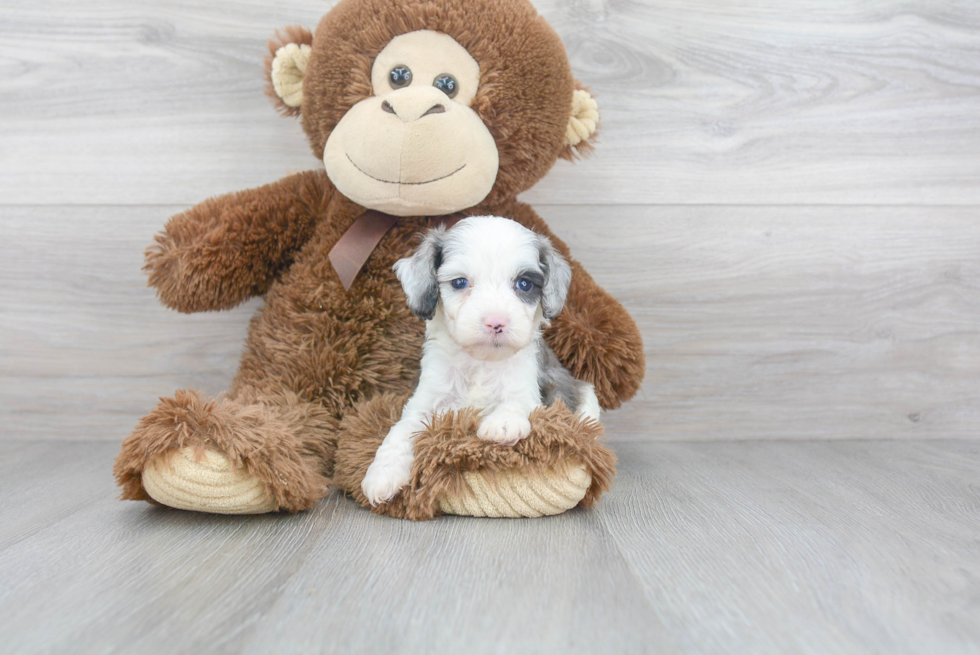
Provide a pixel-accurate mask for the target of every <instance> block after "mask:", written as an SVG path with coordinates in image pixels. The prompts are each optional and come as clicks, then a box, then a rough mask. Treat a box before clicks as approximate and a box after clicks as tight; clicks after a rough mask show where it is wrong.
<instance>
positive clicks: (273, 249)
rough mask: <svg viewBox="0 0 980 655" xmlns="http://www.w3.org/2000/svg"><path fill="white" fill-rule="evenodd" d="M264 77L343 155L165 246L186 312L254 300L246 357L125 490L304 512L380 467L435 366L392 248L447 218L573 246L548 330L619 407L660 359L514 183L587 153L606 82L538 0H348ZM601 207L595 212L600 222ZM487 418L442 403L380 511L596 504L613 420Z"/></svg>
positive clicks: (524, 509)
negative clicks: (606, 427) (512, 226)
mask: <svg viewBox="0 0 980 655" xmlns="http://www.w3.org/2000/svg"><path fill="white" fill-rule="evenodd" d="M266 74H267V80H268V84H267V87H268V88H267V92H268V94H269V96H270V98H271V99H272V101H273V103H274V104H275V105H276V106H277V108H278V109H279V111H280V112H281V113H283V114H285V115H287V116H297V117H299V118H300V120H301V121H302V125H303V129H304V131H305V132H306V135H307V137H308V139H309V142H310V145H311V147H312V148H313V152H314V154H315V155H316V157H317V158H318V159H320V160H322V161H323V162H324V169H321V170H313V171H307V172H303V173H298V174H295V175H290V176H288V177H285V178H283V179H281V180H279V181H277V182H273V183H272V184H268V185H266V186H263V187H259V188H256V189H249V190H246V191H239V192H236V193H231V194H228V195H224V196H219V197H216V198H212V199H209V200H206V201H204V202H203V203H201V204H199V205H197V206H195V207H192V208H191V209H189V210H187V211H185V212H183V213H181V214H178V215H176V216H174V217H173V218H171V219H170V220H169V221H168V223H167V225H166V227H165V229H164V230H163V232H161V233H160V234H158V235H157V237H156V242H155V243H154V244H153V245H152V246H151V247H150V248H149V249H148V250H147V253H146V266H145V270H146V271H147V273H148V275H149V283H150V285H152V286H153V287H155V288H156V291H157V294H158V296H159V298H160V300H161V301H162V302H163V303H164V304H165V305H167V306H168V307H171V308H173V309H176V310H178V311H181V312H200V311H210V310H220V309H228V308H231V307H234V306H236V305H238V304H240V303H241V302H243V301H245V300H247V299H248V298H251V297H252V296H256V295H263V296H264V297H265V306H264V307H263V308H262V309H261V310H260V311H259V312H258V314H257V315H256V316H255V317H254V318H253V320H252V322H251V325H250V327H249V332H248V338H247V341H246V344H245V349H244V353H243V355H242V360H241V364H240V366H239V369H238V373H237V374H236V376H235V378H234V380H233V382H232V384H231V389H230V390H229V391H228V393H227V394H222V395H221V396H219V397H218V398H216V399H209V398H205V397H203V396H202V395H201V394H199V393H196V392H193V391H190V390H181V391H177V392H176V393H175V394H174V396H173V397H172V398H164V399H161V400H160V402H159V404H158V405H157V407H156V408H155V409H154V410H153V411H151V412H150V413H149V414H147V415H146V416H145V417H143V418H142V419H141V420H140V422H139V424H138V425H137V426H136V428H135V430H134V432H133V433H132V434H131V435H130V436H129V437H128V438H127V439H126V440H125V441H124V442H123V444H122V448H121V451H120V453H119V455H118V457H117V458H116V463H115V470H114V472H115V476H116V479H117V481H118V483H119V485H120V486H121V487H122V489H123V498H124V499H132V500H146V501H149V502H153V503H156V504H161V505H166V506H170V507H174V508H178V509H186V510H196V511H203V512H216V513H231V514H234V513H240V514H244V513H262V512H273V511H289V512H295V511H300V510H304V509H308V508H310V507H312V506H313V505H314V504H315V503H316V502H317V500H319V499H320V498H322V497H323V496H324V495H325V494H326V493H327V491H328V489H329V488H330V487H331V486H332V487H336V488H339V489H341V490H343V491H344V492H346V493H347V494H349V495H350V496H352V497H353V498H354V499H355V500H356V501H358V502H360V503H361V504H363V505H364V506H366V507H370V505H369V504H368V503H367V501H366V499H365V497H364V495H363V494H362V493H361V481H362V480H363V478H364V475H365V472H366V471H367V468H368V465H369V464H370V463H371V461H372V459H373V457H374V452H375V450H376V449H377V448H378V446H379V445H380V443H381V441H382V439H383V438H384V436H385V434H387V432H388V429H389V428H390V427H391V426H392V425H393V424H394V423H395V422H396V421H397V420H398V417H399V414H400V411H401V407H402V405H403V404H404V402H405V400H406V399H407V398H408V396H409V395H410V393H411V391H412V389H413V385H414V383H415V381H416V379H417V376H418V373H419V360H420V357H421V344H422V339H423V334H424V329H425V326H424V323H423V322H422V321H421V320H420V319H418V318H417V317H415V316H414V315H413V314H412V312H411V311H410V309H409V307H408V305H407V304H406V299H405V295H404V293H403V291H402V288H401V285H400V284H399V282H398V280H397V278H396V276H395V274H394V272H393V271H392V266H393V264H394V263H395V262H396V261H397V260H398V259H401V258H403V257H406V256H408V255H409V254H411V252H412V250H413V247H414V245H415V244H417V236H418V234H419V233H421V232H423V231H424V230H425V229H427V228H428V227H430V226H432V225H434V224H435V222H437V221H439V220H443V219H445V218H446V217H448V216H456V217H460V216H466V215H487V214H493V215H498V216H504V217H507V218H510V219H513V220H515V221H517V222H519V223H520V224H521V225H523V226H525V227H527V228H529V229H531V230H533V231H535V232H537V233H540V234H543V235H546V236H547V237H549V238H550V239H551V241H552V242H553V243H554V245H555V247H556V248H557V249H558V250H560V251H561V253H562V254H563V255H564V256H565V257H566V258H567V259H568V260H569V262H570V263H571V266H572V271H573V273H572V281H571V287H570V289H569V293H568V296H567V300H566V303H565V306H564V309H563V310H562V312H561V313H560V314H559V315H558V316H557V318H555V319H554V320H553V321H552V322H551V325H550V327H549V328H548V329H547V330H546V332H545V338H546V340H547V342H548V343H549V345H550V346H551V347H552V349H553V350H554V351H555V353H556V354H557V355H558V357H559V359H560V360H561V362H562V363H563V364H564V365H565V366H566V367H567V368H569V369H570V370H571V372H572V373H573V374H574V376H575V377H577V378H579V379H582V380H586V381H588V382H591V383H592V384H593V385H594V386H595V389H596V393H597V395H598V398H599V401H600V404H601V405H602V407H603V408H605V409H612V408H616V407H618V406H619V405H620V404H621V403H622V402H624V401H626V400H628V399H629V398H631V397H632V396H633V395H634V394H635V393H636V391H637V389H638V388H639V385H640V382H641V380H642V377H643V374H644V369H645V365H644V355H643V346H642V342H641V338H640V333H639V331H638V329H637V327H636V324H635V323H634V321H633V320H632V319H631V318H630V316H629V314H628V313H627V312H626V311H625V310H624V309H623V307H622V306H621V305H620V304H619V303H618V302H617V301H616V300H614V299H613V298H612V297H610V296H609V295H608V294H607V293H606V292H604V291H603V290H602V289H601V288H599V286H598V285H596V283H595V282H594V281H593V280H592V278H591V277H590V276H589V274H588V273H587V272H586V271H585V270H584V269H583V268H582V266H581V265H580V264H578V263H577V262H575V260H574V259H572V258H571V257H570V253H569V252H568V247H567V246H566V245H565V244H564V243H563V242H562V241H561V240H560V239H559V238H557V237H556V236H555V235H554V234H553V233H552V232H551V230H550V229H549V228H548V226H547V225H546V224H545V222H544V221H543V220H542V219H541V218H540V217H539V216H538V215H537V214H536V213H535V212H534V210H532V209H531V208H530V207H529V206H527V205H526V204H523V203H521V202H518V201H517V199H516V198H517V195H518V194H519V193H521V192H522V191H525V190H527V189H529V188H530V187H531V186H532V185H533V184H534V183H535V182H537V181H538V180H539V179H541V178H542V177H543V176H544V175H545V174H546V173H547V172H548V170H549V169H550V168H551V167H552V166H553V165H554V163H555V161H556V160H557V159H558V158H559V157H561V158H563V159H568V160H571V159H573V158H575V157H576V155H577V154H585V153H587V152H588V151H589V150H590V149H591V147H592V146H591V143H590V142H591V141H592V139H593V138H594V135H595V129H596V123H597V121H598V111H597V106H596V103H595V101H594V100H593V98H592V97H591V96H590V95H589V93H588V91H586V90H585V89H584V88H583V87H582V86H581V85H580V84H579V83H578V82H577V81H576V80H575V79H574V78H573V77H572V73H571V70H570V66H569V63H568V58H567V56H566V54H565V50H564V47H563V46H562V43H561V41H560V39H559V38H558V36H557V35H556V34H555V32H554V31H553V30H552V29H551V27H550V26H549V25H548V24H547V23H546V22H545V21H544V19H543V18H542V17H540V16H538V15H537V12H536V11H535V9H534V7H533V6H532V5H531V3H530V2H529V1H528V0H400V2H391V1H390V0H341V1H340V2H338V3H337V4H336V6H334V7H333V9H331V10H330V11H329V13H327V15H326V16H324V18H323V19H322V20H321V21H320V24H319V26H318V27H317V29H316V34H315V35H314V34H312V33H310V32H309V31H308V30H306V29H303V28H299V27H289V28H286V29H285V30H283V31H281V32H279V33H277V35H276V38H274V39H273V40H272V41H270V48H269V56H268V57H267V59H266ZM597 220H600V219H598V218H597ZM478 420H479V417H478V416H477V415H476V413H475V412H473V411H469V410H464V411H460V412H454V413H447V414H444V415H439V416H437V417H435V418H434V419H433V420H432V424H431V425H429V426H428V427H427V430H426V431H425V432H422V433H419V434H418V435H416V437H415V441H414V447H413V448H414V453H415V462H414V466H413V469H412V476H411V481H410V482H409V483H408V484H407V485H406V486H404V487H403V488H402V489H401V491H400V492H398V493H397V495H395V496H394V497H393V498H392V499H391V500H389V501H388V502H385V503H382V504H380V505H378V506H377V507H373V508H372V509H373V511H375V512H379V513H384V514H388V515H391V516H396V517H404V518H409V519H416V520H418V519H428V518H431V517H433V516H435V515H438V514H440V513H452V514H466V515H474V516H541V515H546V514H556V513H560V512H563V511H565V510H567V509H569V508H571V507H574V506H576V505H578V504H583V505H586V506H588V505H591V504H593V503H594V502H595V501H596V499H597V498H598V497H599V495H600V494H601V493H602V492H603V491H604V490H606V489H607V488H608V486H609V482H610V479H611V476H612V475H613V474H614V465H615V458H614V456H613V454H612V453H611V452H610V451H609V450H608V449H606V448H605V447H604V446H603V445H602V443H601V440H599V438H598V437H599V436H601V434H602V428H601V426H600V425H599V424H598V423H597V422H595V421H590V420H587V419H583V418H581V417H577V416H574V415H573V414H572V413H571V412H570V411H569V410H568V409H567V408H566V407H565V406H564V405H562V404H561V403H560V402H559V403H557V404H555V405H553V406H550V407H540V408H538V409H537V410H535V411H534V413H533V414H532V415H531V424H532V432H531V434H530V435H529V436H528V437H526V438H524V439H523V440H521V441H520V442H518V444H517V445H516V446H513V447H507V446H500V445H496V444H491V443H487V442H483V441H481V440H480V439H478V438H477V436H476V426H477V424H478Z"/></svg>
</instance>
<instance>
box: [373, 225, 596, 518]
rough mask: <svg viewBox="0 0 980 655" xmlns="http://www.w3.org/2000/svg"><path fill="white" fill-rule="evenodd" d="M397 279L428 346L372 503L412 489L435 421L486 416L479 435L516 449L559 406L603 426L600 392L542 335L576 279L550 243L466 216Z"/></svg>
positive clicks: (423, 248) (381, 452)
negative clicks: (462, 412)
mask: <svg viewBox="0 0 980 655" xmlns="http://www.w3.org/2000/svg"><path fill="white" fill-rule="evenodd" d="M395 273H396V274H397V275H398V279H399V281H400V282H401V284H402V287H403V288H404V289H405V294H406V296H407V297H408V306H409V308H410V309H411V310H412V313H414V314H415V315H416V316H418V317H419V318H422V319H424V320H425V321H426V328H425V344H424V345H423V350H422V366H421V368H422V373H421V377H420V378H419V383H418V386H417V387H416V389H415V393H414V394H413V395H412V397H411V398H410V399H409V401H408V402H407V403H406V404H405V408H404V409H403V410H402V416H401V419H400V420H399V421H398V423H396V424H395V425H394V426H393V427H392V428H391V430H390V431H389V432H388V435H387V436H386V437H385V439H384V442H383V443H382V444H381V446H380V447H379V448H378V451H377V453H376V454H375V457H374V461H373V462H372V463H371V466H370V467H369V468H368V471H367V475H366V476H365V478H364V481H363V482H362V484H361V489H362V490H363V491H364V495H365V496H367V499H368V500H369V501H370V502H371V504H372V505H377V504H379V503H383V502H386V501H388V500H390V499H391V498H392V497H394V495H395V494H396V493H398V490H399V489H401V488H402V487H403V486H404V485H405V484H407V483H408V480H409V476H410V474H411V470H412V460H413V457H414V456H413V453H412V441H413V439H414V435H415V434H416V433H418V432H420V431H422V430H424V429H425V425H424V421H426V420H427V419H429V418H431V417H432V415H434V414H437V413H440V412H446V411H451V410H458V409H462V408H464V407H473V408H476V409H479V410H480V415H481V421H480V425H479V428H478V429H477V436H479V437H480V438H481V439H485V440H487V441H492V442H495V443H499V444H506V445H513V444H515V443H517V442H518V441H519V440H520V439H522V438H524V437H526V436H527V435H528V433H529V432H530V431H531V423H530V421H528V416H529V415H530V413H531V410H533V409H534V408H535V407H537V406H539V405H541V404H547V405H550V404H552V403H553V402H554V401H555V400H557V399H558V398H561V399H562V400H563V401H564V402H565V404H566V405H567V406H568V407H569V408H570V409H571V410H572V411H573V412H574V411H577V412H578V413H580V414H583V415H585V416H587V417H589V418H592V419H598V418H599V401H598V399H597V398H596V395H595V389H594V388H593V386H592V385H591V384H589V383H587V382H582V381H579V380H576V379H575V378H573V377H572V375H571V373H569V372H568V370H567V369H565V368H564V367H563V366H562V365H561V363H560V362H559V361H558V358H557V357H556V356H555V353H554V352H553V351H552V350H551V348H549V347H548V345H547V344H546V343H545V341H544V339H543V338H542V335H541V331H542V328H545V327H547V326H548V324H549V320H550V319H552V318H554V317H555V316H557V315H558V313H559V312H560V311H561V309H562V306H563V305H564V303H565V296H566V295H567V293H568V285H569V283H570V282H571V279H572V271H571V268H570V267H569V265H568V262H566V261H565V259H564V258H563V257H562V256H561V255H560V254H559V253H558V252H557V251H556V250H555V249H554V247H553V246H552V245H551V242H550V241H549V240H548V239H547V238H546V237H543V236H540V235H537V234H535V233H534V232H532V231H530V230H528V229H526V228H524V227H522V226H521V225H520V224H518V223H516V222H514V221H512V220H509V219H506V218H499V217H496V216H479V217H471V218H466V219H463V220H461V221H460V222H459V223H457V224H456V225H455V226H454V227H453V228H452V229H450V230H448V231H447V230H445V229H444V228H441V227H440V228H436V229H433V230H430V231H429V232H428V233H427V235H426V236H425V238H424V239H423V241H422V244H421V245H420V246H419V248H418V250H417V251H416V252H415V253H414V254H413V255H412V256H411V257H408V258H406V259H402V260H399V261H398V262H397V263H396V264H395Z"/></svg>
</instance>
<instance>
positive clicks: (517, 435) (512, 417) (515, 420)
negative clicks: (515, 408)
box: [476, 412, 531, 446]
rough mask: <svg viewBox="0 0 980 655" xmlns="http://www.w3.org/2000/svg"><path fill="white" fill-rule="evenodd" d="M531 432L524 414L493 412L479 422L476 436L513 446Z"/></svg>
mask: <svg viewBox="0 0 980 655" xmlns="http://www.w3.org/2000/svg"><path fill="white" fill-rule="evenodd" d="M529 434H531V422H530V421H529V420H528V419H527V417H526V416H522V415H520V414H512V413H510V412H493V413H492V414H490V415H489V416H487V417H486V418H485V419H483V421H482V422H481V423H480V427H479V428H477V430H476V436H478V437H480V438H481V439H483V440H484V441H492V442H494V443H499V444H502V445H504V446H513V445H514V444H516V443H517V442H518V441H520V440H521V439H523V438H524V437H526V436H527V435H529Z"/></svg>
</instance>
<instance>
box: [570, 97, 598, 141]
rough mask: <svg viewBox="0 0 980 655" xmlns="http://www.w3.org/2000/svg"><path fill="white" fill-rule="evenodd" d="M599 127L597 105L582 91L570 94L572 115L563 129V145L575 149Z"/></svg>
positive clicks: (593, 99)
mask: <svg viewBox="0 0 980 655" xmlns="http://www.w3.org/2000/svg"><path fill="white" fill-rule="evenodd" d="M598 126H599V104H598V103H597V102H596V101H595V98H593V97H592V95H591V94H589V92H588V91H586V90H584V89H576V90H575V92H574V93H573V94H572V115H571V116H570V117H569V119H568V126H567V127H566V128H565V145H566V146H571V147H575V146H577V145H578V144H580V143H582V142H583V141H586V140H588V138H589V137H590V136H592V135H593V134H595V131H596V128H597V127H598Z"/></svg>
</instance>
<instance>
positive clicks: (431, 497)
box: [333, 394, 616, 521]
mask: <svg viewBox="0 0 980 655" xmlns="http://www.w3.org/2000/svg"><path fill="white" fill-rule="evenodd" d="M407 399H408V396H407V395H403V396H393V395H391V394H384V395H382V396H378V397H377V398H374V399H372V400H370V401H369V402H367V403H364V404H362V405H360V406H358V407H357V408H356V409H355V410H352V411H351V413H350V414H348V415H347V416H346V417H345V418H344V420H343V423H342V424H341V432H342V433H343V434H344V436H345V438H344V441H343V442H342V443H341V444H340V445H339V446H338V448H337V467H336V468H337V473H336V474H335V475H334V478H333V484H334V485H336V486H337V487H338V488H340V489H342V490H343V491H345V492H346V493H348V494H349V495H351V496H352V497H353V498H354V500H356V501H357V502H359V503H360V504H361V505H363V506H364V507H371V505H370V503H368V501H367V499H366V498H365V496H364V494H363V492H362V491H361V480H363V479H364V475H365V474H366V473H367V469H368V466H370V464H371V462H372V461H373V460H374V453H375V451H376V450H377V449H378V446H380V445H381V442H382V440H383V439H384V437H385V435H386V434H387V433H388V430H389V429H390V428H391V426H392V425H394V424H395V423H396V422H397V421H398V418H399V417H400V415H401V409H402V406H403V405H404V404H405V401H406V400H407ZM478 423H479V417H478V416H477V414H476V412H474V411H472V410H464V411H462V412H459V413H448V414H442V415H439V416H436V417H435V418H434V419H433V421H432V425H431V427H430V429H429V430H428V431H426V432H425V433H423V434H421V435H419V436H418V437H417V438H416V440H415V443H414V451H415V462H414V464H413V466H412V480H411V482H410V483H409V485H408V486H407V487H405V488H404V489H403V490H402V491H401V492H399V494H398V495H397V496H395V497H394V498H393V499H392V500H391V501H389V502H388V503H385V504H384V505H381V506H378V507H375V508H372V509H373V511H375V512H377V513H379V514H387V515H389V516H396V517H398V518H407V519H412V520H414V521H419V520H423V521H424V520H428V519H431V518H432V517H434V516H435V515H436V513H437V512H436V499H438V498H439V496H440V495H441V494H443V493H458V492H459V490H460V489H461V486H462V484H463V473H464V472H467V471H476V470H479V471H482V472H483V473H485V474H489V475H488V478H487V479H488V481H489V482H490V484H491V485H492V484H493V478H494V475H496V474H499V473H502V472H504V471H509V470H514V469H528V468H531V467H547V468H551V467H556V466H559V465H560V464H562V463H563V462H566V461H569V460H571V461H575V462H582V463H583V464H584V465H585V468H586V470H587V471H588V472H589V474H590V475H591V476H592V486H591V487H590V488H589V490H588V492H586V495H585V498H583V499H582V501H581V503H580V504H581V505H583V506H585V507H591V506H592V505H593V504H595V502H596V501H597V500H598V498H599V496H600V495H601V494H602V493H603V492H605V491H606V490H608V489H609V485H610V483H611V481H612V477H613V475H615V467H616V456H615V455H614V454H613V453H612V452H611V451H610V450H608V449H607V448H605V447H604V446H603V445H602V443H601V442H600V441H599V437H600V436H601V435H602V434H603V431H602V426H601V425H600V424H599V423H596V422H595V421H590V420H588V419H583V418H581V417H576V416H574V415H573V414H572V413H571V412H570V411H569V410H568V408H567V407H565V405H564V404H563V403H562V402H561V401H559V402H558V403H556V404H555V405H553V406H552V407H547V408H544V407H542V408H539V409H536V410H534V412H533V413H532V414H531V429H532V436H531V437H528V438H526V439H523V440H521V441H519V442H518V443H517V445H516V446H514V447H512V448H511V447H503V446H499V445H496V444H491V443H487V442H486V441H482V440H481V439H478V438H477V437H476V428H477V425H478Z"/></svg>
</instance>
